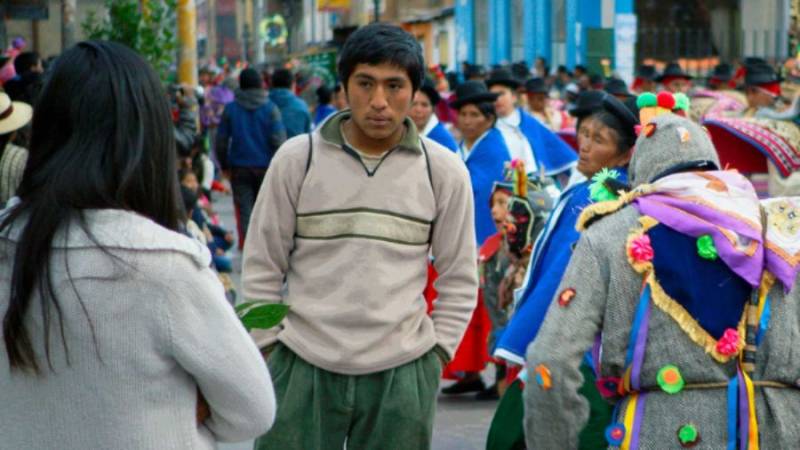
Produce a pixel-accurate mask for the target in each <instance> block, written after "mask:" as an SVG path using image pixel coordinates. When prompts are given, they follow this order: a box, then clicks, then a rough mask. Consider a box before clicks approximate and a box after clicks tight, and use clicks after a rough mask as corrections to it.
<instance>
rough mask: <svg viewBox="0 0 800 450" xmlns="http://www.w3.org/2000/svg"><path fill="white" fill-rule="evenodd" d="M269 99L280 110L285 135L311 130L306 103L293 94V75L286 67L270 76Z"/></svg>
mask: <svg viewBox="0 0 800 450" xmlns="http://www.w3.org/2000/svg"><path fill="white" fill-rule="evenodd" d="M269 99H270V101H272V102H273V103H275V104H276V105H278V109H280V110H281V116H282V117H283V124H284V125H285V126H286V137H287V138H291V137H294V136H297V135H298V134H302V133H308V132H309V131H311V113H310V112H309V111H308V105H307V104H306V102H304V101H303V100H302V99H301V98H300V97H298V96H296V95H294V75H292V72H291V71H289V70H287V69H277V70H276V71H275V72H273V73H272V77H271V78H270V87H269Z"/></svg>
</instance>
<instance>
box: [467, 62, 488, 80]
mask: <svg viewBox="0 0 800 450" xmlns="http://www.w3.org/2000/svg"><path fill="white" fill-rule="evenodd" d="M484 76H486V70H485V69H484V68H483V66H481V65H480V64H469V63H467V64H466V67H465V68H464V79H467V80H469V79H470V78H474V77H484Z"/></svg>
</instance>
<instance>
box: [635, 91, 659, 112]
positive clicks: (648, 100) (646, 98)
mask: <svg viewBox="0 0 800 450" xmlns="http://www.w3.org/2000/svg"><path fill="white" fill-rule="evenodd" d="M656 105H658V100H657V99H656V94H653V93H652V92H645V93H644V94H642V95H640V96H639V97H638V98H637V99H636V106H638V107H639V109H641V108H647V107H648V106H656Z"/></svg>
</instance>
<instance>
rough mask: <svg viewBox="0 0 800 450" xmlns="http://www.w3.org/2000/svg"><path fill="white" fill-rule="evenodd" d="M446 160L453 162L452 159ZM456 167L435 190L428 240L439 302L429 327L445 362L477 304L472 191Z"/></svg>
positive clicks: (464, 173) (460, 165)
mask: <svg viewBox="0 0 800 450" xmlns="http://www.w3.org/2000/svg"><path fill="white" fill-rule="evenodd" d="M443 151H444V150H443ZM447 156H451V157H453V159H454V160H455V156H454V155H452V154H448V155H447ZM458 163H459V164H457V165H456V164H454V166H455V167H453V168H450V167H448V168H447V170H449V171H450V173H449V174H447V177H448V180H447V181H448V182H447V183H441V185H440V188H439V189H435V191H438V192H436V204H437V211H438V212H437V217H436V221H435V223H434V225H433V236H432V239H431V250H432V252H433V258H434V266H435V267H436V271H437V273H438V274H439V277H438V279H437V280H436V282H435V284H434V287H435V288H436V291H437V292H438V293H439V298H438V300H437V301H436V304H435V306H434V310H433V324H434V328H435V331H436V339H437V343H438V345H439V346H440V347H441V348H442V349H444V350H445V351H446V352H447V355H448V357H449V358H452V357H453V353H454V352H455V349H456V346H458V343H459V342H460V341H461V338H462V336H463V334H464V331H465V330H466V327H467V323H468V322H469V320H470V317H472V312H473V310H474V309H475V305H476V304H477V300H478V297H477V296H478V267H477V259H478V258H477V251H476V248H475V229H474V227H473V215H474V210H473V201H472V189H471V187H470V182H469V175H468V174H467V171H466V168H465V167H464V166H463V165H462V164H460V161H458ZM436 179H437V177H436V176H434V180H436Z"/></svg>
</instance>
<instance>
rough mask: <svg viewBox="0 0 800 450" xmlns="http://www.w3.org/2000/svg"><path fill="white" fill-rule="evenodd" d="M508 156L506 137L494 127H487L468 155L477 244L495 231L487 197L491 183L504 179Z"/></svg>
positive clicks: (467, 162) (467, 161)
mask: <svg viewBox="0 0 800 450" xmlns="http://www.w3.org/2000/svg"><path fill="white" fill-rule="evenodd" d="M510 160H511V156H510V155H509V153H508V147H507V146H506V141H505V140H504V139H503V135H502V134H500V131H499V130H498V129H497V128H491V129H489V131H488V132H487V134H486V136H484V137H483V139H481V140H480V142H478V145H476V146H474V147H472V151H471V152H470V153H469V156H467V160H466V164H467V170H468V171H469V178H470V181H472V198H473V201H474V203H475V237H476V238H477V240H478V246H479V247H480V246H481V245H482V244H483V241H485V240H486V238H488V237H489V236H491V235H493V234H495V233H497V227H495V224H494V219H492V208H491V206H490V205H489V201H490V200H491V196H492V189H493V188H494V183H495V182H496V181H503V174H504V171H505V165H506V163H507V162H508V161H510Z"/></svg>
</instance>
